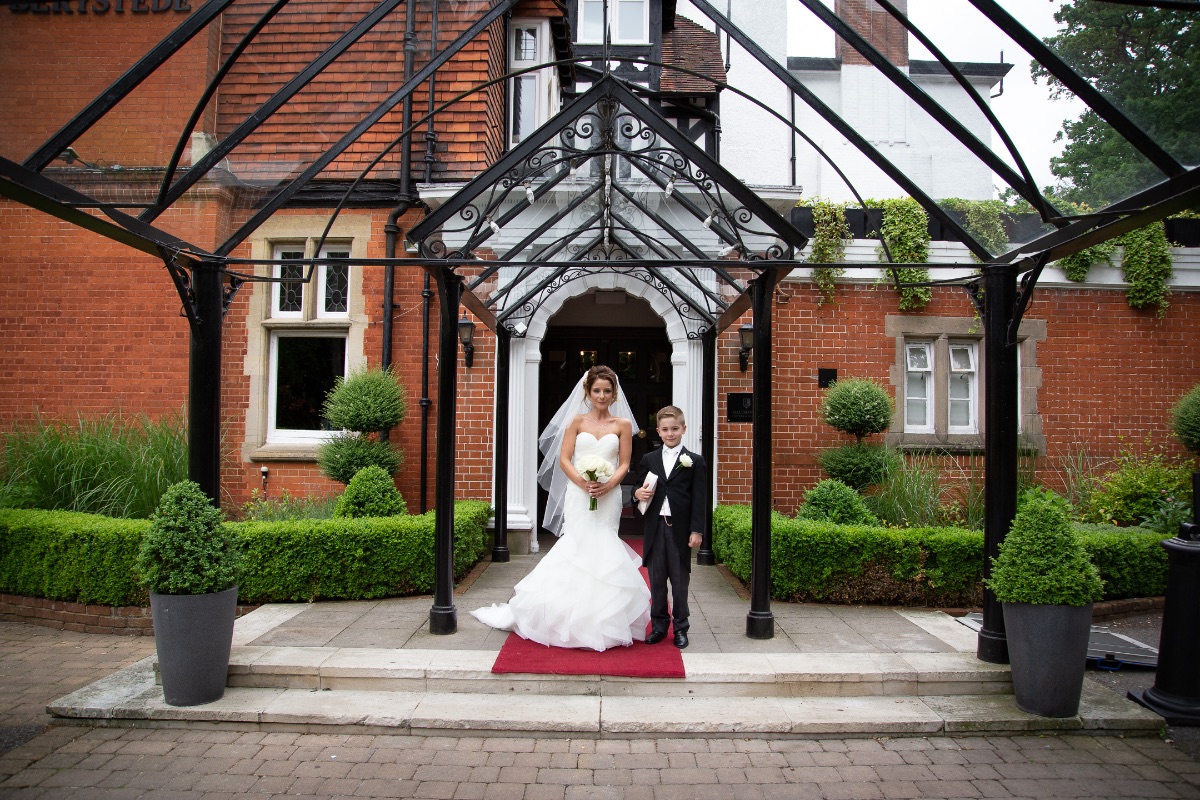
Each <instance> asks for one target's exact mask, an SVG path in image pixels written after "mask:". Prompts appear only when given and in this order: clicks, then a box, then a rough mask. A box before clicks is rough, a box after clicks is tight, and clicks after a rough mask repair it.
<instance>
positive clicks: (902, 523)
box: [866, 453, 942, 528]
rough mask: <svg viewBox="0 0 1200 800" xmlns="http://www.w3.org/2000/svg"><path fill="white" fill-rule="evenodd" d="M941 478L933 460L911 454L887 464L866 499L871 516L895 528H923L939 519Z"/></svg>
mask: <svg viewBox="0 0 1200 800" xmlns="http://www.w3.org/2000/svg"><path fill="white" fill-rule="evenodd" d="M941 495H942V486H941V474H940V472H939V470H938V467H937V464H936V462H935V461H934V459H933V457H932V456H931V455H929V454H922V453H914V454H912V455H910V456H908V457H907V458H900V459H897V461H896V462H895V463H894V464H891V465H890V466H889V468H888V471H887V472H886V473H885V474H884V476H883V481H882V482H881V483H880V484H879V490H878V491H877V492H876V493H875V494H872V495H868V496H867V498H866V503H867V508H869V509H870V510H871V511H872V512H873V513H874V514H875V516H877V517H879V519H881V520H883V521H884V522H886V523H887V524H888V525H892V526H895V527H898V528H913V527H926V526H930V525H934V524H936V523H937V521H938V519H939V518H940V517H941V516H942V503H941Z"/></svg>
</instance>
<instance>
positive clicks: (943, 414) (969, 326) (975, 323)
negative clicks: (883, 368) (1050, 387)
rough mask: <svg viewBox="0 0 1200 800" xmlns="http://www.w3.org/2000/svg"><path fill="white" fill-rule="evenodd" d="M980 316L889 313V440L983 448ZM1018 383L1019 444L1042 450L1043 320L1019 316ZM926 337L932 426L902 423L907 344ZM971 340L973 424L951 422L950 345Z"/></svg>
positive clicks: (903, 445)
mask: <svg viewBox="0 0 1200 800" xmlns="http://www.w3.org/2000/svg"><path fill="white" fill-rule="evenodd" d="M980 324H981V323H980V321H979V320H978V319H976V318H974V317H927V316H922V315H888V316H887V318H886V319H885V320H884V335H886V336H888V337H889V338H892V339H893V340H894V341H895V359H894V361H893V364H892V367H891V370H890V374H889V379H890V383H891V385H892V387H893V388H894V390H895V394H896V411H895V414H894V416H893V417H892V425H891V428H890V429H889V431H888V433H887V435H886V442H887V444H889V445H891V446H893V447H898V448H901V449H928V448H935V449H939V450H946V451H948V452H961V453H979V452H983V430H984V424H985V421H986V420H985V412H984V403H983V398H984V392H985V387H986V382H987V375H986V370H985V365H984V341H983V337H982V336H981V334H980V333H979V328H980ZM1017 337H1018V339H1017V346H1018V348H1019V349H1018V371H1019V376H1020V377H1019V381H1020V383H1019V386H1018V390H1017V396H1018V414H1019V420H1020V423H1019V427H1020V432H1021V443H1022V447H1026V448H1029V449H1032V450H1034V451H1035V452H1037V453H1045V451H1046V438H1045V436H1044V435H1043V434H1042V422H1041V417H1040V416H1039V414H1038V408H1037V392H1038V389H1039V388H1040V387H1041V384H1042V371H1041V369H1040V368H1039V367H1038V366H1037V343H1038V342H1040V341H1044V340H1045V339H1046V321H1045V320H1038V319H1026V320H1022V322H1021V326H1020V330H1019V331H1018V334H1017ZM919 342H929V343H930V344H931V345H932V346H931V348H930V349H931V350H932V351H933V359H934V369H933V372H932V375H933V381H934V386H933V388H932V390H931V391H930V392H929V397H930V401H931V402H932V403H933V404H934V407H933V409H932V411H933V416H934V419H933V425H932V431H929V430H907V429H906V428H905V404H906V397H905V387H906V383H907V379H908V369H907V350H908V348H907V345H908V344H912V343H919ZM960 343H973V344H975V364H974V367H975V374H974V387H973V390H974V395H975V409H974V413H973V417H974V425H975V428H974V430H963V429H958V428H952V427H951V426H950V421H949V396H950V393H949V387H948V381H949V376H950V369H949V364H950V348H951V346H952V344H960Z"/></svg>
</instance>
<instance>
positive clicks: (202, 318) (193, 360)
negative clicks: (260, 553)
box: [188, 262, 225, 508]
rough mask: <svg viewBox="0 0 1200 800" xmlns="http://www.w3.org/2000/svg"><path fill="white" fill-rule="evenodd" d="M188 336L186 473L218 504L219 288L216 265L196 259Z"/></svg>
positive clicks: (221, 298)
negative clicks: (189, 345) (189, 336)
mask: <svg viewBox="0 0 1200 800" xmlns="http://www.w3.org/2000/svg"><path fill="white" fill-rule="evenodd" d="M191 284H192V285H191V289H192V309H193V311H194V314H195V318H194V319H193V320H192V321H191V323H192V324H191V329H192V340H191V348H190V351H189V355H188V477H189V478H190V479H192V480H193V481H195V482H196V483H197V484H199V485H200V488H201V489H203V490H204V493H205V494H206V495H208V497H209V499H210V500H212V502H213V505H214V506H216V507H217V508H220V507H221V317H222V312H223V310H224V304H225V294H224V291H225V287H224V281H223V278H222V275H221V269H220V265H218V264H216V263H213V262H204V263H201V264H198V265H197V266H196V267H195V268H194V269H193V270H192V274H191Z"/></svg>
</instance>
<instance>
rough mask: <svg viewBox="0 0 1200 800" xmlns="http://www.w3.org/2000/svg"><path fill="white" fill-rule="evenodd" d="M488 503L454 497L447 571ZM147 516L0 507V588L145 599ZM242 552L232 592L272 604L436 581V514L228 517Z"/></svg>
mask: <svg viewBox="0 0 1200 800" xmlns="http://www.w3.org/2000/svg"><path fill="white" fill-rule="evenodd" d="M490 516H491V508H490V506H489V505H488V504H487V503H485V502H481V501H478V500H460V501H458V502H457V503H455V505H454V576H455V578H456V579H458V578H461V577H463V576H464V575H466V573H467V572H468V571H469V570H470V569H471V568H472V566H474V565H475V563H476V562H478V561H479V559H480V558H481V557H482V556H483V555H484V554H485V553H486V552H487V551H488V548H489V539H488V536H487V522H488V519H489V517H490ZM149 527H150V523H149V522H148V521H146V520H114V519H110V518H108V517H100V516H95V515H91V514H76V513H70V512H63V511H26V510H2V509H0V592H5V593H9V594H17V595H24V596H27V597H45V598H47V599H51V600H64V601H71V602H79V603H96V604H103V605H118V606H120V605H146V603H147V595H146V590H145V589H144V588H143V587H142V586H141V584H140V583H139V582H138V580H137V571H136V562H137V557H138V550H139V546H140V543H141V541H142V539H143V537H144V536H145V535H146V534H147V532H148V529H149ZM225 527H226V528H227V529H228V530H229V532H230V533H231V534H232V536H233V537H235V538H236V539H237V540H238V542H239V544H240V549H241V550H242V553H243V558H242V571H241V575H240V577H239V582H238V597H239V598H241V599H242V600H243V601H244V602H254V603H274V602H291V601H298V600H304V601H307V600H317V599H321V598H337V599H349V600H354V599H366V598H375V597H384V596H393V595H404V594H413V593H426V592H429V591H431V590H432V588H433V576H434V551H433V542H434V514H433V513H432V512H430V513H428V514H423V515H421V516H419V517H409V516H399V517H385V518H377V519H360V520H350V519H338V520H326V521H317V520H301V521H292V522H236V523H225Z"/></svg>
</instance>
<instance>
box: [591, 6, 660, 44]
mask: <svg viewBox="0 0 1200 800" xmlns="http://www.w3.org/2000/svg"><path fill="white" fill-rule="evenodd" d="M591 3H595V4H596V5H600V6H601V7H603V5H602V0H578V4H577V5H576V11H577V12H578V13H577V15H576V17H575V20H576V22H577V23H578V24H577V25H576V27H577V28H578V29H579V30H578V34H577V38H576V39H575V41H576V42H577V43H579V44H603V43H604V31H603V29H602V30H601V32H600V36H599V37H596V38H584V37H585V32H584V25H583V17H584V9H585V7H586V6H587V5H589V4H591ZM635 3H636V4H638V5H640V6H641V10H642V36H641V37H640V38H638V39H622V38H620V27H621V26H620V16H619V15H620V12H621V7H622V6H623V5H634V4H635ZM605 27H607V28H608V29H609V30H611V31H612V43H613V44H649V43H650V0H608V18H607V19H606V20H605Z"/></svg>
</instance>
